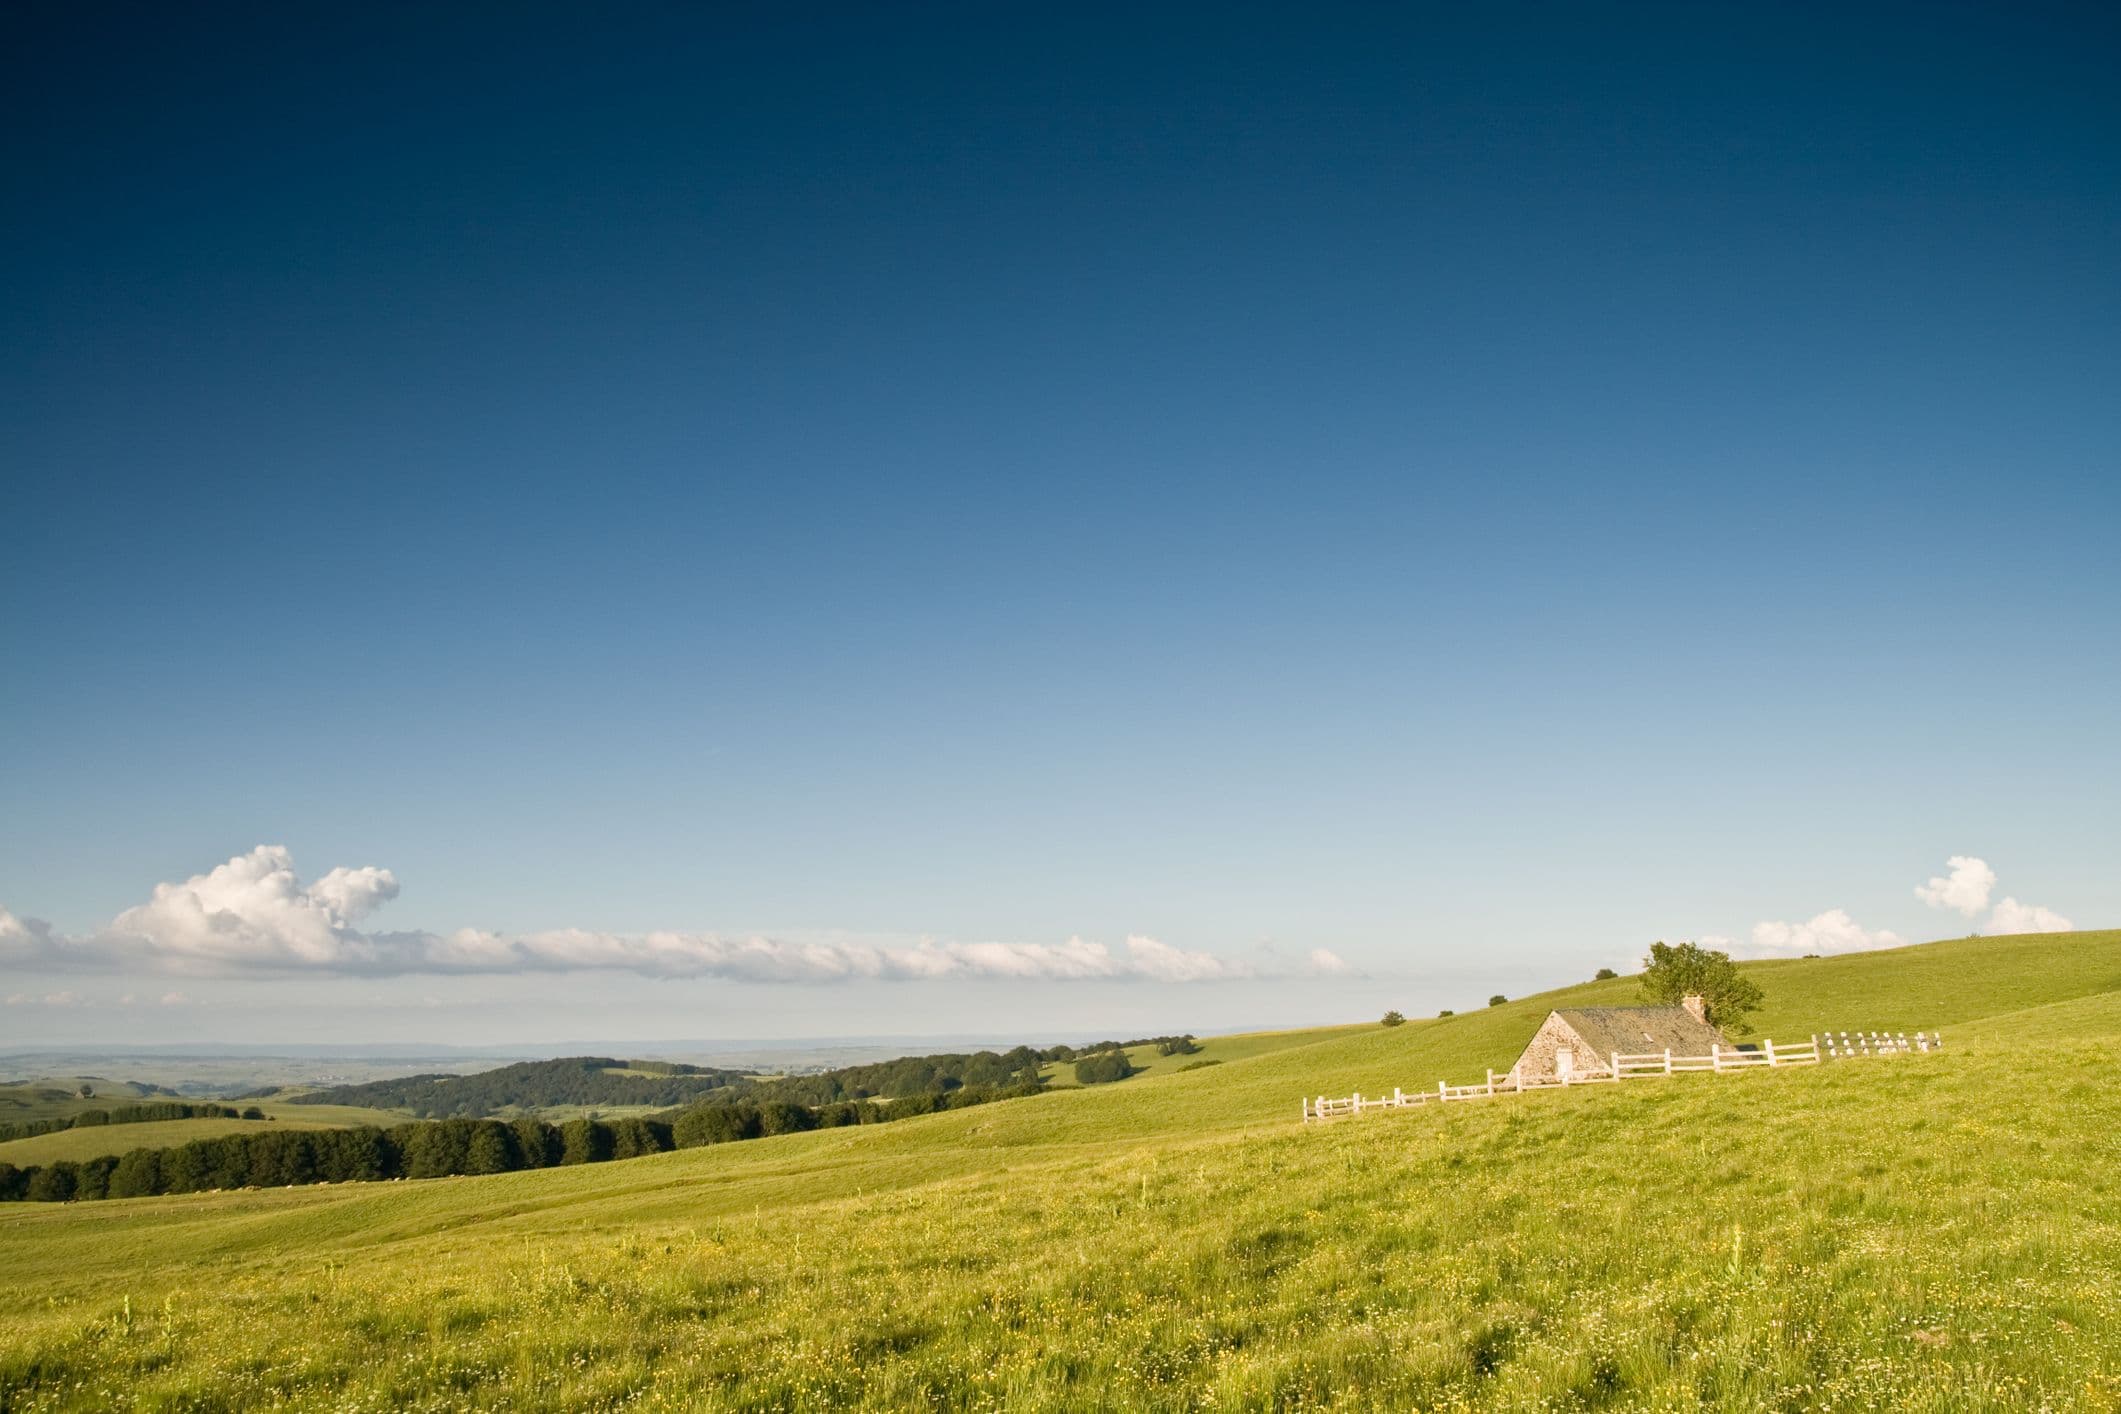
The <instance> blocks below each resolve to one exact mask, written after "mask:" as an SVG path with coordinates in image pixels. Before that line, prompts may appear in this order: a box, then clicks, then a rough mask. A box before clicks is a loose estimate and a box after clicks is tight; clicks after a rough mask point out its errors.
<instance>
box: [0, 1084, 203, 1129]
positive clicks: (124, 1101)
mask: <svg viewBox="0 0 2121 1414" xmlns="http://www.w3.org/2000/svg"><path fill="white" fill-rule="evenodd" d="M83 1084H86V1085H87V1086H88V1087H89V1088H90V1089H92V1090H94V1091H95V1094H94V1095H92V1096H90V1097H88V1098H86V1099H84V1098H83V1097H82V1096H81V1093H80V1087H81V1086H82V1085H83ZM183 1098H185V1097H184V1096H180V1095H170V1094H164V1093H157V1092H155V1091H153V1090H151V1089H149V1088H148V1087H147V1086H145V1085H135V1084H132V1083H130V1082H128V1081H124V1080H104V1079H101V1078H100V1077H96V1076H86V1077H84V1076H78V1075H70V1076H51V1077H49V1078H46V1079H40V1080H28V1081H23V1082H21V1083H19V1084H14V1085H0V1124H22V1123H24V1122H26V1121H29V1120H39V1119H68V1118H71V1117H72V1116H74V1115H77V1114H80V1113H81V1112H82V1111H83V1110H107V1109H110V1108H112V1107H113V1106H115V1105H136V1104H139V1103H141V1102H142V1101H151V1100H171V1099H183Z"/></svg>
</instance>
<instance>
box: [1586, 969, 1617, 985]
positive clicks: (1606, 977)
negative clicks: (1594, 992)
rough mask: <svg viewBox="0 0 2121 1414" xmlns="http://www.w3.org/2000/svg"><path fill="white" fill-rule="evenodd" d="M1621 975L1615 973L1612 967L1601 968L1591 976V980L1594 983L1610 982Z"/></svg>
mask: <svg viewBox="0 0 2121 1414" xmlns="http://www.w3.org/2000/svg"><path fill="white" fill-rule="evenodd" d="M1619 975H1620V974H1619V973H1618V972H1615V971H1614V970H1613V969H1612V968H1610V967H1601V968H1599V969H1598V970H1597V971H1596V972H1593V973H1592V974H1591V980H1592V981H1593V982H1610V981H1612V980H1613V979H1614V978H1615V977H1618V976H1619Z"/></svg>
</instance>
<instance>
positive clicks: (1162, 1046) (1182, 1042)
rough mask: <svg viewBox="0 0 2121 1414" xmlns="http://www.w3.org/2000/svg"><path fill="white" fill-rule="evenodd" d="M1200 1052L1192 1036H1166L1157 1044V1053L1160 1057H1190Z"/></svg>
mask: <svg viewBox="0 0 2121 1414" xmlns="http://www.w3.org/2000/svg"><path fill="white" fill-rule="evenodd" d="M1199 1050H1200V1047H1199V1046H1197V1045H1195V1044H1194V1041H1193V1038H1192V1037H1191V1036H1166V1037H1165V1038H1164V1039H1163V1040H1161V1041H1158V1042H1157V1043H1156V1053H1157V1054H1158V1055H1160V1056H1190V1055H1193V1054H1195V1053H1197V1052H1198V1051H1199Z"/></svg>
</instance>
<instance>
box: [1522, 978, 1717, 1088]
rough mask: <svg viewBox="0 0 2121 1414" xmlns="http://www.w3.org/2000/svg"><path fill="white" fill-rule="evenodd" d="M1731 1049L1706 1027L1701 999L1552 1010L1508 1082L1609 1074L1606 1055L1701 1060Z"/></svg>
mask: <svg viewBox="0 0 2121 1414" xmlns="http://www.w3.org/2000/svg"><path fill="white" fill-rule="evenodd" d="M1711 1046H1722V1047H1723V1048H1725V1049H1726V1050H1729V1049H1731V1043H1730V1041H1729V1040H1728V1039H1727V1038H1726V1037H1725V1036H1724V1034H1723V1033H1722V1032H1721V1031H1718V1030H1717V1029H1716V1028H1715V1027H1713V1026H1711V1025H1709V1022H1708V1013H1707V1009H1706V1008H1705V1007H1703V1005H1702V1002H1701V998H1699V997H1687V998H1685V999H1683V1000H1682V1001H1681V1002H1680V1003H1679V1005H1677V1006H1584V1007H1566V1008H1563V1009H1562V1010H1560V1011H1550V1012H1548V1013H1547V1019H1546V1020H1545V1021H1543V1022H1541V1023H1540V1026H1539V1030H1538V1031H1536V1032H1534V1033H1533V1035H1532V1040H1531V1043H1530V1044H1529V1045H1527V1046H1526V1047H1525V1048H1524V1054H1523V1055H1521V1056H1519V1057H1518V1058H1517V1064H1516V1065H1514V1066H1512V1067H1510V1079H1511V1080H1512V1082H1513V1083H1514V1082H1516V1081H1518V1080H1522V1081H1523V1082H1524V1083H1525V1084H1527V1085H1529V1084H1533V1083H1536V1082H1538V1081H1541V1080H1560V1079H1564V1078H1566V1077H1569V1076H1577V1077H1583V1076H1604V1075H1609V1074H1611V1073H1612V1070H1613V1065H1612V1061H1611V1059H1610V1057H1612V1056H1613V1055H1614V1054H1616V1053H1617V1054H1620V1055H1624V1056H1639V1055H1651V1054H1656V1053H1659V1052H1662V1051H1667V1050H1669V1051H1670V1052H1671V1053H1672V1054H1673V1055H1675V1056H1705V1055H1707V1054H1708V1053H1709V1047H1711Z"/></svg>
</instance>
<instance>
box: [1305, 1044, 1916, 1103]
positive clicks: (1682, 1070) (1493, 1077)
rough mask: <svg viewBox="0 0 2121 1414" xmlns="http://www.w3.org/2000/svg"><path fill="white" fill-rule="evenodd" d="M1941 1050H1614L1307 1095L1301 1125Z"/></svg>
mask: <svg viewBox="0 0 2121 1414" xmlns="http://www.w3.org/2000/svg"><path fill="white" fill-rule="evenodd" d="M1943 1046H1944V1038H1943V1037H1942V1036H1940V1035H1938V1034H1937V1033H1936V1032H1930V1033H1928V1034H1927V1035H1925V1034H1924V1033H1922V1032H1920V1031H1917V1032H1916V1033H1915V1035H1914V1037H1913V1039H1909V1037H1908V1035H1907V1033H1906V1032H1900V1033H1898V1034H1895V1033H1893V1032H1890V1031H1858V1032H1854V1033H1853V1034H1852V1033H1850V1032H1847V1031H1842V1032H1833V1031H1827V1032H1822V1033H1820V1034H1818V1035H1816V1036H1814V1037H1812V1039H1811V1040H1810V1041H1808V1042H1805V1043H1804V1044H1802V1045H1796V1046H1777V1045H1776V1044H1775V1043H1774V1042H1773V1041H1762V1042H1761V1043H1760V1047H1759V1049H1758V1050H1740V1049H1738V1048H1736V1047H1733V1046H1711V1047H1709V1053H1708V1054H1707V1055H1705V1056H1675V1055H1673V1054H1672V1053H1671V1052H1670V1051H1668V1050H1667V1051H1651V1052H1645V1053H1643V1054H1640V1055H1629V1054H1627V1053H1626V1052H1623V1051H1615V1052H1614V1053H1613V1054H1612V1055H1610V1056H1608V1057H1607V1060H1608V1061H1609V1062H1610V1064H1609V1066H1608V1067H1607V1068H1606V1069H1604V1070H1598V1071H1592V1072H1589V1073H1585V1074H1571V1075H1535V1076H1530V1077H1527V1076H1525V1075H1522V1074H1520V1073H1518V1072H1515V1071H1512V1072H1511V1073H1510V1074H1508V1075H1501V1076H1498V1075H1497V1074H1496V1073H1495V1072H1494V1071H1492V1070H1491V1071H1489V1072H1488V1078H1487V1082H1486V1083H1485V1084H1482V1085H1451V1084H1448V1083H1446V1082H1444V1081H1441V1080H1439V1081H1437V1082H1436V1088H1435V1089H1434V1090H1411V1091H1409V1090H1401V1089H1398V1088H1397V1087H1395V1088H1394V1089H1393V1091H1392V1093H1391V1094H1390V1095H1370V1096H1365V1095H1363V1094H1361V1093H1360V1092H1358V1093H1356V1094H1353V1095H1350V1096H1348V1097H1346V1098H1345V1099H1339V1100H1334V1099H1328V1098H1327V1097H1326V1096H1324V1095H1320V1096H1318V1097H1317V1098H1316V1099H1312V1098H1310V1097H1308V1096H1307V1097H1305V1099H1304V1102H1303V1116H1304V1123H1306V1124H1309V1123H1310V1122H1311V1121H1312V1120H1314V1119H1339V1118H1340V1117H1342V1116H1343V1115H1360V1114H1364V1113H1366V1112H1368V1111H1370V1110H1404V1109H1412V1108H1414V1107H1415V1106H1418V1105H1441V1104H1448V1103H1450V1102H1451V1101H1453V1100H1487V1099H1493V1098H1494V1097H1495V1096H1497V1095H1522V1094H1524V1093H1525V1092H1526V1091H1527V1090H1546V1089H1557V1088H1560V1089H1566V1088H1569V1087H1572V1086H1577V1085H1609V1084H1612V1083H1614V1082H1616V1081H1621V1080H1646V1079H1648V1078H1649V1077H1651V1076H1653V1075H1683V1074H1686V1073H1688V1072H1694V1071H1701V1072H1707V1073H1710V1074H1715V1075H1727V1074H1730V1073H1731V1072H1733V1071H1740V1070H1757V1069H1764V1068H1765V1069H1772V1068H1774V1067H1777V1066H1785V1065H1818V1064H1819V1063H1820V1062H1822V1061H1830V1060H1836V1061H1838V1060H1853V1059H1856V1058H1858V1057H1862V1056H1890V1055H1905V1054H1909V1053H1912V1052H1916V1051H1921V1052H1929V1051H1935V1050H1940V1049H1942V1048H1943Z"/></svg>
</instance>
